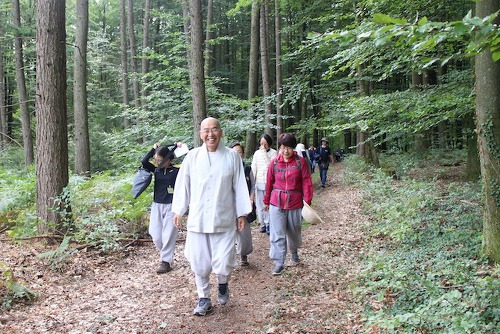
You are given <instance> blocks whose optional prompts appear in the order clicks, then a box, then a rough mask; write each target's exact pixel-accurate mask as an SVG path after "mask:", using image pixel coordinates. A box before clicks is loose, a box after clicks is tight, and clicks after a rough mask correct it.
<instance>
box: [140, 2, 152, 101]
mask: <svg viewBox="0 0 500 334" xmlns="http://www.w3.org/2000/svg"><path fill="white" fill-rule="evenodd" d="M150 12H151V0H146V1H145V2H144V22H143V24H142V59H141V73H142V81H143V82H142V91H141V106H142V107H144V106H145V104H146V96H147V90H146V85H145V80H146V74H147V73H148V71H149V59H148V53H149V52H148V50H149V27H150V25H151V22H150V21H151V20H150Z"/></svg>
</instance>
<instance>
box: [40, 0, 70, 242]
mask: <svg viewBox="0 0 500 334" xmlns="http://www.w3.org/2000/svg"><path fill="white" fill-rule="evenodd" d="M65 6H66V1H64V0H44V1H38V3H37V6H36V13H37V15H36V16H37V24H36V60H37V62H36V64H37V66H36V100H35V102H36V115H37V125H36V144H37V145H36V147H37V150H36V152H37V154H36V174H37V179H36V190H37V213H38V216H39V217H40V219H41V223H40V224H39V226H38V232H39V233H40V234H44V233H46V232H47V231H48V229H49V225H48V224H47V222H55V223H56V224H60V223H61V219H62V217H61V215H59V213H58V212H57V211H59V212H62V211H61V210H64V209H67V207H66V205H68V203H66V202H64V201H62V203H61V204H60V205H59V206H58V207H55V205H56V204H55V203H54V198H56V197H57V196H60V195H61V192H62V190H63V189H64V187H66V185H67V184H68V123H67V122H68V120H67V109H66V42H65V41H66V26H65V22H66V18H65ZM59 227H60V226H59Z"/></svg>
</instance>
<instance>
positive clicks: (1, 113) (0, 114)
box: [0, 19, 7, 147]
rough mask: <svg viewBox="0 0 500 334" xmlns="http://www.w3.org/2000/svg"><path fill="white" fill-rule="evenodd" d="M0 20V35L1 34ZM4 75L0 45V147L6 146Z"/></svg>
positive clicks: (0, 47)
mask: <svg viewBox="0 0 500 334" xmlns="http://www.w3.org/2000/svg"><path fill="white" fill-rule="evenodd" d="M1 22H2V21H1V19H0V34H3V29H2V27H1ZM5 97H6V96H5V75H4V72H3V49H2V45H1V44H0V147H6V146H7V108H6V106H5V105H6V103H5V102H6V98H5Z"/></svg>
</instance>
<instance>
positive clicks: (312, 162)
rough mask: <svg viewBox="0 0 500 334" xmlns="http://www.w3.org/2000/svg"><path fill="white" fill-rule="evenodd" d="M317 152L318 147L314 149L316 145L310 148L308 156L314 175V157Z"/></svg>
mask: <svg viewBox="0 0 500 334" xmlns="http://www.w3.org/2000/svg"><path fill="white" fill-rule="evenodd" d="M315 152H316V147H314V145H311V146H309V149H308V150H307V154H308V155H309V161H310V162H311V173H314V169H315V168H316V158H315V157H314V154H315Z"/></svg>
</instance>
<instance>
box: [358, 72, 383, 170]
mask: <svg viewBox="0 0 500 334" xmlns="http://www.w3.org/2000/svg"><path fill="white" fill-rule="evenodd" d="M363 68H364V66H363V65H359V67H358V73H359V75H360V77H363V75H362V74H363ZM372 87H373V86H372V85H371V83H370V82H368V81H366V80H360V81H359V82H358V89H359V92H360V95H361V96H370V95H371V93H372V89H373V88H372ZM359 136H360V140H359V147H360V148H359V152H360V153H359V155H361V156H362V157H363V158H364V159H365V161H366V162H367V163H369V164H372V165H374V166H375V167H380V163H379V159H378V153H377V150H376V148H375V145H374V144H373V140H369V139H368V138H369V137H370V130H369V129H366V130H363V131H359Z"/></svg>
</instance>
